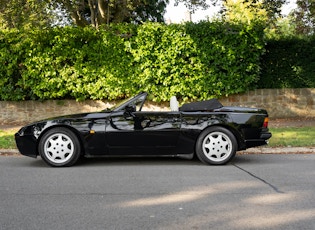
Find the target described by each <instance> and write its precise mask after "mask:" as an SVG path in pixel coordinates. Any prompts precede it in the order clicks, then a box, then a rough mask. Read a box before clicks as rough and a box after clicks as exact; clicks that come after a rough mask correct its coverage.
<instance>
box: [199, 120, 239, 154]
mask: <svg viewBox="0 0 315 230" xmlns="http://www.w3.org/2000/svg"><path fill="white" fill-rule="evenodd" d="M213 127H221V128H225V129H227V130H228V131H230V132H231V133H232V134H233V136H234V137H235V139H236V142H237V150H243V149H244V148H245V143H244V141H243V138H242V136H241V134H240V133H239V132H238V131H237V129H236V128H234V127H232V126H230V125H227V124H211V125H208V126H207V127H205V128H204V129H203V130H202V131H201V132H200V133H199V135H198V137H197V139H198V138H199V136H200V135H201V134H202V133H203V132H205V131H206V130H207V129H209V128H213ZM196 144H197V142H195V149H196Z"/></svg>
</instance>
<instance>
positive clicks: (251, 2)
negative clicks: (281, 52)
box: [214, 0, 286, 27]
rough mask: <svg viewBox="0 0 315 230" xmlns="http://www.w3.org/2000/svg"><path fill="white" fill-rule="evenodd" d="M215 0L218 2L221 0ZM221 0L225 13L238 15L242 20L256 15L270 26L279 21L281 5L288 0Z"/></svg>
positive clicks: (251, 18)
mask: <svg viewBox="0 0 315 230" xmlns="http://www.w3.org/2000/svg"><path fill="white" fill-rule="evenodd" d="M214 1H215V2H218V1H219V0H214ZM221 1H222V2H223V9H222V13H223V15H225V16H226V15H227V16H228V17H231V16H232V17H238V18H239V19H240V20H241V21H248V20H253V19H254V18H253V17H255V18H256V19H259V20H260V21H265V22H266V23H267V24H268V25H269V27H272V26H274V23H275V21H277V18H279V16H280V14H281V7H282V6H283V5H284V4H285V3H286V0H221ZM234 11H235V12H234ZM233 15H234V16H233ZM242 18H243V19H242Z"/></svg>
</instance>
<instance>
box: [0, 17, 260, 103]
mask: <svg viewBox="0 0 315 230" xmlns="http://www.w3.org/2000/svg"><path fill="white" fill-rule="evenodd" d="M263 52H264V40H263V29H262V28H261V27H259V26H255V25H251V26H250V25H231V24H227V23H223V22H212V23H210V22H200V23H197V24H193V23H187V24H181V25H176V24H174V25H163V24H159V23H145V24H143V25H140V26H135V25H115V26H112V27H109V28H106V29H102V30H99V31H98V30H95V29H93V28H75V27H65V28H54V29H49V30H42V31H39V30H36V31H23V32H19V31H14V30H10V31H0V63H1V67H0V100H28V99H33V100H38V99H40V100H45V99H64V98H75V99H77V100H84V99H121V98H125V97H128V96H130V95H132V94H134V93H137V92H139V91H148V92H149V93H150V95H152V98H151V99H152V100H155V101H166V100H169V98H170V97H171V96H172V95H176V96H177V97H179V98H182V99H184V100H195V99H199V100H201V99H207V98H211V97H220V96H223V95H229V94H234V93H241V92H245V91H246V90H248V89H250V88H253V87H254V86H255V85H256V83H257V81H258V79H259V74H260V58H261V55H262V54H263Z"/></svg>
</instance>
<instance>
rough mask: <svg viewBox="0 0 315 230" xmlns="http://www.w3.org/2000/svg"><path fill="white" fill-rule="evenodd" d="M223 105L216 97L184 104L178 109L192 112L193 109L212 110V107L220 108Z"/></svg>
mask: <svg viewBox="0 0 315 230" xmlns="http://www.w3.org/2000/svg"><path fill="white" fill-rule="evenodd" d="M222 107H223V105H222V104H221V103H220V102H219V101H218V100H217V99H211V100H207V101H199V102H192V103H188V104H184V105H183V106H182V107H180V108H179V111H184V112H194V111H212V110H214V109H219V108H222Z"/></svg>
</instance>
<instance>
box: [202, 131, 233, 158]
mask: <svg viewBox="0 0 315 230" xmlns="http://www.w3.org/2000/svg"><path fill="white" fill-rule="evenodd" d="M202 151H203V152H204V155H205V156H206V157H207V158H208V159H209V160H211V161H214V162H220V161H224V160H226V159H227V158H228V157H229V156H230V155H231V153H232V141H231V140H230V138H229V137H228V136H227V135H226V134H224V133H222V132H213V133H210V134H208V135H207V136H206V137H205V138H204V140H203V142H202Z"/></svg>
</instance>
